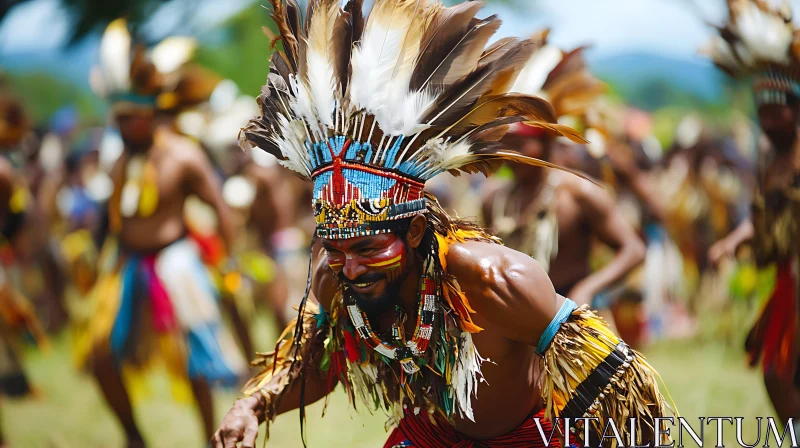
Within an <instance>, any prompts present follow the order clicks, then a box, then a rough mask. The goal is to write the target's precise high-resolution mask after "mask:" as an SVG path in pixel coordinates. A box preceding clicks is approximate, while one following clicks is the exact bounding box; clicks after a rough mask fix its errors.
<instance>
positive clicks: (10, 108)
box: [0, 85, 47, 446]
mask: <svg viewBox="0 0 800 448" xmlns="http://www.w3.org/2000/svg"><path fill="white" fill-rule="evenodd" d="M29 131H30V122H29V121H28V117H27V116H26V114H25V111H24V109H23V106H22V103H21V102H20V101H19V100H17V99H16V98H14V97H13V96H11V95H10V94H9V93H8V92H7V91H6V90H5V89H4V88H3V86H2V85H0V151H2V152H0V204H2V206H0V396H3V395H5V396H11V397H19V396H24V395H27V394H29V393H31V391H32V389H31V384H30V382H29V381H28V377H27V376H26V374H25V372H24V370H23V368H22V360H21V358H20V343H22V342H24V341H25V340H28V341H31V342H35V343H37V344H38V345H40V346H42V345H44V344H46V342H47V340H46V337H45V336H44V333H43V331H42V328H41V326H40V324H39V321H38V320H37V318H36V315H35V312H34V308H33V306H32V304H31V302H29V301H28V299H27V298H26V297H25V296H23V295H22V294H21V293H20V292H19V290H18V288H16V287H15V286H14V282H13V277H18V276H19V275H20V272H19V271H20V269H21V268H20V266H19V260H18V257H19V256H20V255H23V254H21V253H20V252H21V251H24V252H27V248H30V247H31V239H32V236H31V233H30V231H29V230H30V228H29V226H28V225H27V224H29V221H27V220H28V219H30V216H29V215H28V214H27V213H26V212H27V211H28V210H30V207H31V195H30V192H29V190H28V189H27V187H26V185H25V181H24V176H22V174H21V173H20V172H19V168H18V167H19V165H17V164H16V162H12V158H11V156H12V154H13V153H12V151H14V150H18V149H19V148H20V145H21V144H22V142H23V140H24V139H25V137H26V136H27V135H28V132H29ZM15 166H16V167H15ZM26 223H27V224H26ZM26 227H27V228H26ZM0 446H4V440H3V436H2V428H0Z"/></svg>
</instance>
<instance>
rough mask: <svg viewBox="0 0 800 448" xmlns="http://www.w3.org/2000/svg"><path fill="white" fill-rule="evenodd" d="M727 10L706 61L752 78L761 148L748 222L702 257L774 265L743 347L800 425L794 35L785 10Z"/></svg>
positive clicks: (799, 171) (799, 82)
mask: <svg viewBox="0 0 800 448" xmlns="http://www.w3.org/2000/svg"><path fill="white" fill-rule="evenodd" d="M728 6H729V22H728V23H727V24H726V25H725V27H723V28H721V35H722V36H724V38H723V37H716V38H715V40H714V41H713V42H712V44H711V46H710V53H711V56H712V57H713V59H714V62H715V63H716V64H717V66H718V67H720V68H721V69H722V70H724V71H725V72H727V73H728V74H729V75H732V76H735V77H744V76H753V77H754V84H753V90H754V94H755V100H756V104H757V106H758V118H759V122H760V124H761V129H762V130H763V132H764V135H765V136H766V137H767V142H765V143H767V144H766V145H764V146H763V147H762V148H761V151H759V157H758V166H757V181H756V188H755V194H754V195H753V205H752V210H751V219H750V220H746V221H743V222H742V223H741V224H740V225H739V226H738V227H737V229H736V230H734V231H733V232H732V233H731V234H730V235H729V236H727V237H726V238H724V239H723V240H721V241H719V242H718V243H716V244H715V245H714V246H712V247H711V249H710V250H709V257H710V258H711V259H712V261H717V262H718V261H719V260H720V259H721V258H723V257H727V256H732V255H733V254H734V252H735V251H736V248H737V247H738V246H739V245H740V244H741V243H743V242H746V241H751V244H752V246H753V250H754V254H755V258H756V261H757V263H758V264H759V265H760V266H766V265H767V264H770V263H776V264H777V278H776V282H775V290H774V291H773V294H772V297H771V298H770V299H769V301H768V302H767V303H766V305H765V307H764V309H763V311H762V313H761V315H760V317H759V319H758V321H757V322H756V324H755V326H754V327H753V329H752V330H751V332H750V334H749V335H748V337H747V340H746V343H745V345H746V349H747V352H748V354H749V357H750V362H751V364H752V365H756V364H758V362H759V361H761V363H762V366H763V371H764V382H765V384H766V387H767V392H768V394H769V397H770V399H771V400H772V404H773V406H774V407H775V411H776V412H777V414H778V416H779V417H780V418H782V419H783V420H785V421H786V420H789V419H791V418H794V419H797V418H798V417H800V389H799V387H800V372H798V343H797V337H798V332H797V327H798V312H800V310H798V293H799V292H800V289H798V274H797V272H798V267H799V266H798V261H800V260H798V256H800V245H798V242H799V241H800V234H799V233H798V227H797V222H798V218H800V139H799V138H798V126H800V96H799V95H798V92H800V77H798V75H797V74H798V73H799V72H800V47H798V46H797V45H795V44H794V43H793V38H792V36H793V34H794V33H795V32H797V30H795V28H794V26H793V25H792V20H791V17H792V15H791V10H790V7H789V5H788V3H784V5H783V6H782V7H781V8H780V9H773V8H771V7H770V6H769V5H766V4H765V2H762V1H755V0H738V1H733V2H729V5H728ZM754 24H756V25H754ZM744 56H746V57H744ZM795 425H797V423H795Z"/></svg>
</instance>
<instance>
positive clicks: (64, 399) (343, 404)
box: [2, 325, 774, 448]
mask: <svg viewBox="0 0 800 448" xmlns="http://www.w3.org/2000/svg"><path fill="white" fill-rule="evenodd" d="M270 334H271V329H269V328H267V326H265V325H261V326H259V330H258V336H259V338H258V340H260V341H270V340H272V338H271V337H270ZM260 345H261V346H262V347H260V348H264V346H266V345H267V344H260ZM645 354H646V355H647V357H648V360H649V362H650V363H651V364H652V365H653V366H654V367H655V368H656V369H657V370H658V371H659V372H660V374H661V375H662V377H663V379H664V381H665V382H666V384H667V386H668V388H669V391H670V393H671V395H672V398H673V399H674V400H675V403H676V404H677V406H678V408H679V410H680V413H681V415H682V416H684V417H687V418H690V419H692V420H690V421H692V422H696V421H697V417H698V416H740V417H745V422H746V423H749V425H747V426H746V431H745V437H746V438H745V440H746V441H747V440H750V441H751V442H752V441H754V440H755V432H754V428H755V425H756V423H755V419H754V418H755V417H756V416H770V415H772V409H771V407H770V405H769V403H768V401H767V399H766V395H765V392H764V387H763V385H762V382H761V377H760V375H759V372H758V370H752V369H748V368H747V367H746V365H745V361H744V355H743V353H742V350H741V344H738V343H736V344H724V343H722V342H719V341H718V340H717V341H713V340H708V341H704V340H702V339H696V340H692V341H683V342H670V343H668V342H662V343H659V344H657V345H655V346H652V347H650V348H648V349H647V350H645ZM27 355H28V356H27V357H26V363H27V370H28V372H29V374H30V377H31V378H32V380H33V382H34V383H35V385H36V386H37V387H38V388H39V390H40V391H41V394H40V395H41V396H40V397H38V398H35V399H27V400H20V401H16V400H14V401H4V402H3V404H2V423H3V428H4V430H5V433H6V435H7V438H8V439H9V442H10V443H11V446H13V447H24V448H38V447H47V448H49V447H53V448H62V447H63V448H66V447H70V448H75V447H81V448H92V447H102V448H106V447H109V448H114V447H121V446H123V443H122V442H123V439H122V433H121V430H120V429H119V428H118V427H117V424H116V421H115V420H114V418H113V416H112V414H111V412H110V411H109V410H108V408H107V407H106V405H105V403H103V402H102V401H101V397H100V395H99V392H98V390H97V388H96V386H95V385H94V383H93V382H92V380H91V378H89V377H88V376H85V375H81V374H79V373H78V372H76V371H75V369H74V368H73V367H72V366H71V363H70V358H69V341H68V338H66V337H63V338H58V339H56V340H55V341H54V344H53V347H52V349H51V350H50V351H49V352H47V353H37V352H31V353H28V354H27ZM152 383H153V385H152V392H153V393H152V394H151V396H150V397H149V398H147V399H145V400H142V401H141V402H140V403H138V405H137V412H136V413H137V418H138V421H139V424H140V427H141V429H142V431H143V432H144V434H145V437H146V438H147V440H148V442H149V444H150V446H152V447H202V446H204V442H203V440H202V437H200V425H199V421H198V418H197V416H196V414H195V412H194V409H193V408H192V407H191V406H190V405H179V404H176V403H174V402H172V400H171V397H170V393H169V386H168V384H167V380H166V378H165V376H164V375H163V374H158V373H156V374H154V375H153V381H152ZM236 396H237V394H236V392H235V391H233V392H228V393H225V392H220V393H218V395H217V396H216V397H217V418H218V419H220V418H222V415H223V413H224V412H225V411H226V410H227V408H228V407H229V406H230V404H231V403H232V402H233V400H234V399H235V398H236ZM321 410H322V407H321V404H319V403H318V404H316V405H313V406H311V407H310V409H309V419H308V435H309V446H311V447H323V446H336V447H339V446H342V447H379V446H382V443H383V441H384V439H385V438H386V433H385V432H384V429H383V425H384V421H385V418H384V416H382V415H368V414H367V415H360V414H357V413H356V412H354V411H352V410H351V409H350V408H349V407H348V405H347V400H346V397H345V395H344V394H343V393H341V392H337V393H335V394H334V396H333V397H332V398H331V401H330V404H329V406H328V409H327V413H326V415H325V418H320V413H321ZM713 433H714V429H713V427H707V437H712V436H711V434H713ZM734 437H735V435H734V431H733V428H730V429H726V436H725V440H726V441H729V443H731V446H733V444H734V443H735V442H734V441H735V438H734ZM708 440H709V442H708V443H707V445H712V444H713V443H714V442H715V440H714V439H713V438H710V439H708ZM773 443H774V442H773ZM761 445H763V441H762V443H761ZM259 446H260V445H259ZM268 446H275V447H299V446H302V444H301V443H300V441H299V424H298V415H297V413H292V414H289V415H285V416H281V417H280V418H278V420H277V421H276V422H275V424H274V425H273V426H272V428H271V438H270V443H269V444H268ZM686 446H695V445H694V444H689V443H687V444H686Z"/></svg>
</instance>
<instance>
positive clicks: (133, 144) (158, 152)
mask: <svg viewBox="0 0 800 448" xmlns="http://www.w3.org/2000/svg"><path fill="white" fill-rule="evenodd" d="M115 119H116V121H117V125H118V126H119V130H120V135H121V136H122V139H123V141H124V142H125V152H124V153H123V155H122V156H121V157H120V159H119V160H118V161H117V163H116V165H115V166H114V168H113V170H112V174H111V176H112V179H114V182H115V183H116V182H120V181H121V179H122V178H123V176H122V175H123V174H124V169H125V164H126V163H127V161H128V160H129V159H130V157H131V156H133V155H134V154H144V155H145V157H146V158H147V160H150V161H152V162H153V163H154V164H155V168H156V172H157V173H158V175H157V180H156V182H157V185H158V193H159V198H158V207H157V208H156V210H155V212H154V213H153V214H152V215H151V216H148V217H141V216H133V217H130V218H123V220H122V229H121V232H120V234H119V239H120V244H121V245H123V246H124V247H125V248H126V249H128V250H131V251H136V252H154V251H158V250H160V249H163V248H165V247H167V246H169V245H170V244H172V243H173V242H175V241H177V240H179V239H181V238H183V237H184V236H185V235H186V227H185V224H184V220H183V211H184V202H185V201H186V199H187V197H189V196H190V195H192V194H194V195H197V196H198V197H199V198H200V199H201V200H202V201H204V202H206V203H207V204H209V205H211V206H212V207H213V208H214V209H215V211H216V213H217V216H218V219H219V231H220V233H221V235H222V237H223V240H224V242H225V243H226V245H228V247H230V242H231V240H232V239H233V238H232V236H233V227H232V225H231V217H230V211H229V209H228V207H227V206H226V205H225V203H224V201H223V199H222V195H221V194H220V190H221V188H220V183H219V180H218V179H217V177H216V175H215V174H214V172H213V170H212V167H211V164H210V163H209V161H208V160H207V159H206V157H205V155H204V154H203V152H202V150H201V149H200V148H199V147H197V146H196V145H194V144H193V143H191V142H190V141H189V140H187V139H184V138H182V137H180V136H178V135H176V134H174V133H172V132H171V131H170V130H169V125H168V123H166V122H163V121H161V120H160V119H159V118H158V117H156V116H155V114H154V112H153V111H152V110H149V109H142V108H124V109H122V110H117V112H116V114H115ZM93 364H94V365H93V373H94V374H95V377H96V378H97V381H98V384H99V385H100V389H101V392H102V393H103V396H104V398H105V399H106V402H108V403H109V405H110V406H111V408H112V410H113V411H114V414H115V415H116V416H117V418H118V419H119V421H120V423H121V424H122V426H123V429H124V430H125V434H126V437H127V440H128V442H127V443H128V446H130V447H138V446H144V441H143V439H142V435H141V433H140V432H139V430H138V428H137V426H136V423H135V421H134V418H133V409H132V407H131V403H130V399H129V397H128V394H127V392H126V390H125V388H124V384H123V382H122V378H121V377H120V372H119V369H118V368H117V367H116V363H115V362H114V361H113V360H112V359H111V357H98V358H96V359H94V360H93ZM191 386H192V391H193V392H194V396H195V399H196V402H197V405H198V409H199V411H200V417H201V420H202V423H203V428H204V433H205V434H206V435H207V436H208V437H210V436H211V434H212V433H213V431H214V427H213V422H214V414H213V412H214V409H213V403H212V399H211V390H210V387H209V385H208V383H206V382H205V381H203V380H201V379H194V380H192V381H191Z"/></svg>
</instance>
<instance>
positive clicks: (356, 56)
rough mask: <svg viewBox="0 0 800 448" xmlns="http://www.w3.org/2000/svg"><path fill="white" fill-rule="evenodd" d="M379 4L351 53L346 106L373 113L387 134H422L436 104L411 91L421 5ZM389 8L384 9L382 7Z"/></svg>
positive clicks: (424, 17) (420, 0)
mask: <svg viewBox="0 0 800 448" xmlns="http://www.w3.org/2000/svg"><path fill="white" fill-rule="evenodd" d="M392 3H393V2H385V1H383V2H381V1H380V0H379V1H378V4H377V5H376V6H375V8H374V9H373V12H372V13H371V14H370V15H369V17H368V19H367V24H366V27H365V31H364V35H363V37H362V39H361V44H360V45H359V46H358V47H356V48H355V49H354V50H353V57H352V62H351V65H352V75H351V78H350V83H351V85H353V86H358V88H354V89H351V98H350V100H351V102H352V104H353V105H354V106H356V107H357V108H359V109H362V108H363V109H366V110H367V111H368V112H369V113H371V114H374V115H375V118H376V120H377V122H378V126H379V127H380V128H381V130H382V131H383V132H384V133H385V134H388V135H392V136H397V135H401V134H402V135H412V134H414V133H417V132H421V131H422V130H424V129H426V126H424V125H422V124H421V123H420V121H421V118H422V115H423V113H424V112H425V111H426V110H427V109H428V107H429V106H430V105H432V104H433V102H434V101H435V99H436V93H435V92H433V91H431V90H426V91H422V92H410V91H409V85H410V82H411V75H412V73H413V71H414V62H415V61H416V58H417V55H418V54H419V45H420V40H421V35H422V31H423V30H424V27H425V25H426V24H427V22H428V20H429V17H428V15H429V13H430V12H429V10H428V3H427V1H425V0H416V2H414V1H410V0H409V1H406V2H404V3H402V4H401V5H400V6H397V7H396V8H392V7H391V4H392ZM387 5H388V6H387Z"/></svg>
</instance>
